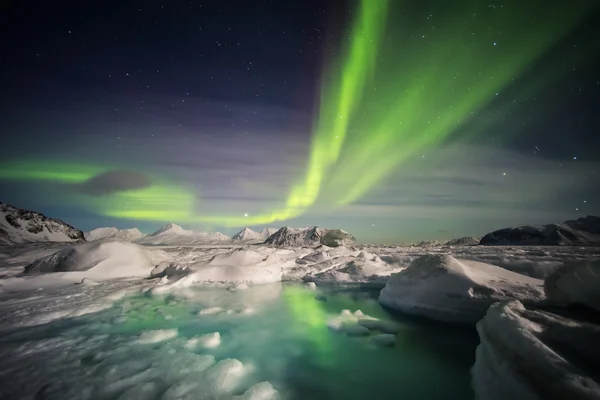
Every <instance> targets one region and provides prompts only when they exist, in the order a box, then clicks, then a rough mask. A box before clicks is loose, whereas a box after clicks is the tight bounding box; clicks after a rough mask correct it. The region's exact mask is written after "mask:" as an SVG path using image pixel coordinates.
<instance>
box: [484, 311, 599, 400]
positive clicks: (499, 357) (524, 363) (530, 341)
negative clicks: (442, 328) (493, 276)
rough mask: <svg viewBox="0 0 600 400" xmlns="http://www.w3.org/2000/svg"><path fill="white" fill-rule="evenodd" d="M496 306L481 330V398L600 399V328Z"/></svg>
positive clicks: (580, 319) (526, 399)
mask: <svg viewBox="0 0 600 400" xmlns="http://www.w3.org/2000/svg"><path fill="white" fill-rule="evenodd" d="M595 322H596V323H595V324H594V323H590V322H589V321H586V320H585V319H584V318H572V317H565V316H562V315H559V314H556V313H552V312H547V311H543V310H536V309H527V308H526V307H524V306H523V304H521V303H520V302H518V301H512V302H508V303H496V304H494V305H493V306H492V307H490V309H489V311H488V313H487V315H486V316H485V318H484V319H483V320H482V321H481V322H480V323H479V324H478V325H477V331H478V332H479V336H480V338H481V344H480V345H479V347H478V348H477V357H476V362H475V366H474V367H473V385H474V389H475V393H476V398H478V399H485V400H496V399H497V400H501V399H502V400H503V399H523V400H542V399H557V400H558V399H600V385H599V384H598V382H599V381H600V379H599V378H600V376H598V371H600V348H599V347H598V343H600V325H598V322H600V321H598V319H597V316H596V319H595Z"/></svg>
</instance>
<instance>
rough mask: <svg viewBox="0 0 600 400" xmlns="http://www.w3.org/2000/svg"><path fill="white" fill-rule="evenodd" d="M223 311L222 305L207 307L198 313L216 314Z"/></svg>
mask: <svg viewBox="0 0 600 400" xmlns="http://www.w3.org/2000/svg"><path fill="white" fill-rule="evenodd" d="M222 312H225V309H224V308H223V307H209V308H204V309H202V310H200V311H198V315H217V314H221V313H222Z"/></svg>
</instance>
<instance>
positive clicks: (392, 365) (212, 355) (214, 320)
mask: <svg viewBox="0 0 600 400" xmlns="http://www.w3.org/2000/svg"><path fill="white" fill-rule="evenodd" d="M165 231H171V233H177V232H176V231H178V229H177V227H175V226H171V227H168V229H165ZM157 236H158V234H157ZM170 236H173V235H170ZM174 236H177V237H178V238H181V237H192V236H194V237H195V236H196V235H195V234H193V233H192V234H187V233H185V232H181V231H179V232H178V233H177V235H174ZM178 240H179V239H178ZM112 243H119V244H117V245H113V244H112ZM105 244H109V246H113V247H112V248H109V247H106V248H103V247H102V246H103V245H105ZM121 245H124V246H128V245H131V246H132V247H122V246H121ZM95 246H99V247H95ZM74 248H75V249H76V250H75V251H73V249H74ZM67 249H70V250H67ZM0 254H1V256H0V285H2V286H1V288H2V289H3V290H2V291H1V292H0V326H2V328H1V329H2V331H1V332H0V334H1V336H2V338H3V339H2V341H0V359H2V360H3V362H2V363H0V377H1V378H0V379H2V381H3V386H5V388H4V387H3V389H2V390H3V391H2V396H5V397H6V398H35V396H37V397H38V398H47V399H51V398H60V399H82V398H89V399H94V400H95V399H119V398H122V399H128V398H139V399H159V398H165V399H171V398H173V399H174V398H190V399H196V398H210V399H228V400H232V399H257V400H258V399H273V398H279V397H280V396H281V397H282V398H314V399H319V398H344V399H349V400H353V399H362V398H395V397H397V395H398V393H403V395H404V396H405V397H407V398H447V399H461V400H463V399H466V398H471V396H472V392H471V389H470V377H469V375H468V370H469V368H470V367H471V366H473V362H474V358H473V354H474V351H475V347H476V345H477V340H476V337H473V338H471V337H470V332H471V331H470V330H468V329H469V327H465V328H464V329H465V330H462V329H463V328H462V327H460V326H457V327H452V326H448V325H439V324H437V323H434V322H432V323H427V322H423V321H421V320H419V319H414V318H407V317H405V316H404V315H403V314H404V313H405V312H409V313H414V314H417V315H425V314H431V313H433V314H435V315H434V317H438V316H439V315H442V314H443V318H439V319H442V320H452V321H455V320H457V319H461V320H464V321H465V322H468V321H474V320H475V318H476V317H475V315H476V314H479V315H480V317H482V316H483V315H485V312H486V309H487V307H488V306H489V305H490V304H492V303H494V302H497V301H504V300H511V299H518V300H520V301H521V304H524V307H525V311H514V310H513V311H514V312H513V314H514V315H517V314H519V313H521V314H520V315H519V318H520V320H519V321H520V322H519V324H517V325H514V326H511V325H510V324H504V322H503V321H500V322H498V323H497V325H494V324H492V322H490V319H489V318H488V317H486V320H488V322H489V323H490V325H489V327H488V328H486V330H485V332H486V334H489V336H490V337H491V338H492V339H490V340H489V341H487V342H485V343H484V340H483V339H482V349H483V350H479V351H478V357H479V354H480V353H481V352H483V351H484V350H485V356H484V358H482V360H483V361H479V359H478V361H477V363H478V364H476V369H474V375H473V376H474V377H475V376H476V375H477V377H478V379H482V380H481V381H480V382H483V383H480V384H481V385H487V384H488V383H489V384H490V385H491V386H490V387H494V384H493V382H496V381H498V382H500V386H502V385H504V386H507V385H508V384H509V382H512V381H511V380H510V379H508V378H506V377H504V378H502V377H498V376H497V372H498V371H500V372H504V371H505V369H507V368H513V369H515V368H516V367H515V366H514V365H512V364H511V362H512V361H511V360H512V359H511V358H510V357H509V356H505V355H502V354H501V352H500V350H499V349H506V348H510V349H513V348H512V347H510V346H511V344H510V343H512V342H510V343H509V344H506V343H504V342H505V341H511V340H513V339H512V338H513V335H525V336H526V335H533V336H536V337H537V339H536V340H538V341H539V342H541V343H543V345H544V346H546V347H547V348H549V349H551V350H552V352H554V353H556V354H558V355H560V356H561V357H563V358H565V359H566V360H567V361H569V362H570V365H571V367H573V368H579V369H582V368H583V367H582V366H584V365H586V362H587V363H591V364H589V365H594V364H593V360H594V359H598V354H596V353H597V352H595V350H594V349H593V350H591V351H588V350H585V349H586V348H591V347H593V346H592V345H590V344H589V343H590V340H589V338H590V337H595V336H594V335H597V331H596V330H594V329H596V328H593V327H590V324H589V322H585V321H581V320H578V319H574V318H572V317H568V318H567V317H565V316H564V315H563V314H561V313H559V312H557V311H555V310H550V311H549V310H544V309H536V308H535V307H537V306H539V305H540V304H541V305H545V307H554V306H556V305H563V304H572V303H576V304H578V305H579V306H580V305H584V306H585V305H588V306H590V305H593V304H595V302H596V301H597V300H596V299H595V298H594V290H593V288H594V285H593V282H594V279H595V277H594V276H595V275H594V274H595V272H594V271H595V270H594V269H593V268H592V269H586V267H580V268H583V269H581V270H578V271H577V272H576V273H573V272H571V273H570V275H569V274H563V271H562V268H561V266H562V265H563V264H565V263H567V264H571V263H573V262H574V263H580V264H581V265H588V266H589V265H592V264H590V261H591V260H594V259H598V258H600V251H599V250H598V249H595V248H591V247H588V248H574V247H571V248H567V247H544V248H538V247H483V246H455V247H450V246H445V245H443V244H432V245H431V246H429V247H427V248H417V247H413V248H407V247H400V246H398V247H392V246H386V247H384V246H381V247H378V246H368V247H367V246H358V245H355V244H353V245H352V247H345V246H339V247H328V246H323V245H319V246H318V247H316V248H298V247H291V248H286V249H282V248H277V247H271V246H266V245H262V244H254V245H249V244H247V243H245V242H243V241H242V242H237V243H236V244H235V245H234V244H232V243H230V242H228V241H227V240H219V241H218V243H217V241H216V239H215V242H214V244H211V243H206V242H204V243H202V244H195V243H193V242H191V241H190V242H185V241H184V240H183V239H181V242H180V243H179V244H175V245H169V242H168V241H165V242H162V243H160V248H157V247H150V246H148V247H144V246H139V244H135V243H127V242H123V241H120V242H117V241H111V240H106V239H103V240H101V241H98V242H93V243H87V244H85V245H83V246H81V245H72V244H63V245H56V244H44V245H39V246H36V247H31V248H18V247H10V248H9V247H7V248H1V249H0ZM65 254H68V257H63V256H64V255H65ZM136 254H137V255H136ZM140 254H141V255H142V258H144V259H146V260H147V262H145V263H144V265H143V267H142V266H141V264H140V263H138V260H139V258H138V255H140ZM422 256H427V257H428V258H430V260H434V261H435V260H437V261H435V263H433V264H435V265H431V264H430V263H423V261H422V260H421V261H417V262H415V260H418V259H419V258H420V257H422ZM53 257H54V258H53ZM69 257H71V258H73V259H76V261H69ZM37 259H44V260H43V261H38V263H39V264H40V265H42V267H40V268H41V269H43V270H51V271H52V270H61V269H62V270H63V271H64V270H65V269H66V270H67V271H64V272H61V271H59V272H50V273H44V272H35V273H34V272H33V267H30V268H29V271H30V273H29V274H27V275H21V273H22V272H23V268H24V267H25V266H26V265H29V264H35V263H36V260H37ZM413 262H414V263H413ZM70 263H71V264H70ZM411 263H413V265H412V266H410V267H409V265H411ZM419 263H421V264H419ZM490 264H492V265H490ZM69 265H73V268H74V269H77V270H76V271H71V270H70V269H73V268H71V267H69ZM415 265H416V266H419V268H416V267H415ZM495 265H498V266H495ZM65 266H66V267H65ZM98 266H100V267H98ZM88 267H89V268H88ZM407 267H409V268H408V269H406V268H407ZM500 267H502V268H500ZM82 268H83V269H86V270H84V271H82V270H79V269H82ZM508 269H510V270H513V271H517V272H523V273H525V274H527V275H530V276H524V275H518V274H514V273H511V272H510V271H508ZM556 270H558V272H556V274H555V273H554V271H556ZM136 271H139V273H138V272H136ZM142 271H143V273H142ZM411 271H412V272H411ZM95 272H97V274H95ZM406 272H409V274H408V275H409V276H411V279H409V280H408V281H404V282H399V281H398V275H402V274H405V273H406ZM394 273H398V275H393V274H394ZM546 276H550V277H551V279H555V280H554V281H552V280H551V279H550V278H549V279H548V280H547V282H546V293H547V294H548V299H547V301H544V302H541V303H540V302H539V301H540V300H543V299H544V298H545V296H544V291H543V290H542V289H543V288H542V281H540V280H539V279H534V277H546ZM282 280H284V281H285V280H294V281H296V283H287V282H280V281H282ZM269 282H273V283H269ZM399 283H402V285H399ZM385 285H387V287H386V289H385V290H384V292H386V293H387V294H388V295H391V297H392V298H393V299H394V301H395V302H399V303H402V302H404V305H410V306H415V307H417V308H414V307H413V308H412V309H411V310H403V309H402V310H400V311H401V312H394V311H393V310H390V309H389V308H383V307H381V305H380V304H379V303H378V301H377V297H378V295H379V290H378V289H379V288H382V287H384V286H385ZM215 287H217V288H215ZM390 287H393V288H394V290H393V291H392V292H389V293H388V289H389V288H390ZM374 289H375V290H374ZM396 289H398V290H396ZM400 289H401V290H400ZM421 296H422V297H421ZM317 299H324V300H326V301H319V300H317ZM549 304H552V306H550V305H549ZM425 306H426V307H425ZM427 307H429V308H427ZM494 307H495V306H494ZM423 310H425V311H426V313H423ZM524 313H532V314H524ZM504 314H506V315H508V313H504ZM511 315H512V314H511ZM561 318H562V319H561ZM488 322H486V324H487V323H488ZM468 323H472V322H468ZM503 324H504V325H503ZM592 325H593V324H592ZM515 327H517V328H518V329H517V328H515ZM513 328H515V329H514V332H517V333H514V332H513ZM563 332H567V333H568V334H566V335H565V334H563ZM495 333H497V334H498V335H505V336H506V337H505V338H504V337H501V338H500V340H498V338H496V337H493V335H494V334H495ZM570 338H573V340H571V339H570ZM515 340H516V342H519V340H520V339H515ZM559 342H560V344H559V345H557V344H556V343H559ZM563 343H566V344H565V345H566V346H567V348H568V349H569V350H568V351H573V353H569V354H576V356H575V358H574V359H571V358H570V357H571V356H568V357H567V356H566V355H565V354H566V353H564V354H563V353H561V351H562V350H561V349H562V347H561V346H562V344H563ZM578 345H580V346H581V347H577V346H578ZM490 348H492V350H490ZM582 349H583V350H582ZM513 350H515V351H516V350H518V352H515V354H518V356H519V357H525V359H527V360H528V357H529V355H530V354H532V353H531V352H530V350H525V351H522V350H521V349H520V348H518V349H517V348H514V349H513ZM492 351H494V353H493V354H494V357H496V356H497V357H498V358H497V359H496V360H495V361H501V362H500V363H499V364H494V359H492V358H491V356H490V354H491V352H492ZM586 352H587V353H586ZM499 354H500V355H499ZM585 357H588V358H587V359H586V358H585ZM544 360H545V359H544ZM580 360H584V361H585V362H584V363H581V362H580ZM535 362H537V361H535ZM535 362H534V364H535ZM543 362H544V363H545V362H546V361H543ZM490 365H492V367H490ZM498 365H501V366H498ZM535 365H537V364H535ZM477 368H479V369H477ZM502 368H504V369H502ZM476 370H477V371H479V372H478V373H477V374H476V373H475V371H476ZM540 371H541V370H540ZM584 372H585V371H584ZM543 373H544V374H545V372H543ZM561 373H562V371H561ZM348 376H351V377H354V378H353V379H348ZM536 376H537V375H536ZM539 376H541V379H543V380H551V378H549V376H551V375H539ZM510 378H511V379H512V378H515V379H520V380H521V381H523V380H524V379H525V380H527V379H529V377H525V378H523V377H518V376H514V377H510ZM486 379H487V381H486ZM432 381H435V382H436V385H431V382H432ZM486 382H487V383H486ZM590 384H591V383H590ZM527 385H528V386H527V387H528V389H529V391H528V392H527V391H526V392H522V393H521V392H514V393H509V396H510V397H511V398H520V397H519V395H521V394H523V393H525V394H524V396H526V394H527V393H529V394H531V393H534V394H535V393H537V392H536V391H531V390H530V389H531V388H530V386H531V384H530V383H527ZM476 387H477V386H476ZM480 387H482V386H480ZM565 387H566V386H565ZM497 390H498V392H497V393H498V397H496V398H499V397H500V396H501V395H502V394H503V393H504V392H503V391H502V388H500V389H497ZM569 390H570V389H569ZM561 393H562V394H564V393H566V392H564V393H563V392H561ZM573 393H575V392H573ZM2 396H0V397H2ZM522 398H527V397H522ZM566 398H571V397H566Z"/></svg>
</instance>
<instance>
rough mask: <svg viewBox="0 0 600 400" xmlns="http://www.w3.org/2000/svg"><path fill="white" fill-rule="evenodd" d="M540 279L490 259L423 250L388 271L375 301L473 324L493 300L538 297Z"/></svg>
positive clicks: (398, 308) (531, 298)
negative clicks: (404, 265)
mask: <svg viewBox="0 0 600 400" xmlns="http://www.w3.org/2000/svg"><path fill="white" fill-rule="evenodd" d="M542 284H543V282H542V281H541V280H539V279H534V278H530V277H527V276H524V275H520V274H517V273H514V272H511V271H508V270H506V269H503V268H500V267H497V266H495V265H491V264H485V263H481V262H477V261H470V260H460V259H456V258H454V257H452V256H449V255H427V256H423V257H421V258H418V259H417V260H415V261H413V262H412V263H411V264H410V266H409V267H408V268H406V269H405V270H404V271H402V272H399V273H396V274H393V275H392V276H391V278H390V279H389V280H388V282H387V284H386V286H385V288H384V289H383V290H382V291H381V294H380V296H379V302H380V303H381V304H383V305H385V306H387V307H390V308H392V309H395V310H398V311H401V312H404V313H408V314H415V315H418V316H423V317H427V318H431V319H435V320H440V321H445V322H457V323H469V324H474V323H476V322H477V321H479V320H480V319H481V318H482V317H483V316H484V315H485V312H486V311H487V308H488V307H489V306H490V305H491V304H493V303H495V302H497V301H502V300H510V299H518V300H525V301H535V300H541V299H543V298H544V292H543V290H542Z"/></svg>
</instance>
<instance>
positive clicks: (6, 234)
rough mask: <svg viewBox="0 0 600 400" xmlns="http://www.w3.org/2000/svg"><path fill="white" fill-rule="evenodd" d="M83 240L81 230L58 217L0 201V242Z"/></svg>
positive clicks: (22, 242) (23, 242)
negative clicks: (47, 215) (50, 216)
mask: <svg viewBox="0 0 600 400" xmlns="http://www.w3.org/2000/svg"><path fill="white" fill-rule="evenodd" d="M84 241H85V237H84V234H83V232H82V231H80V230H79V229H75V228H74V227H72V226H71V225H69V224H67V223H65V222H63V221H61V220H59V219H55V218H49V217H46V216H45V215H44V214H41V213H39V212H35V211H29V210H24V209H22V208H18V207H14V206H11V205H8V204H4V203H0V243H5V244H25V243H36V242H84Z"/></svg>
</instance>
